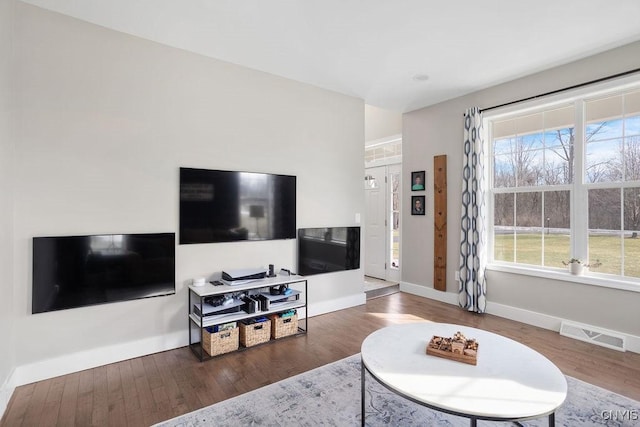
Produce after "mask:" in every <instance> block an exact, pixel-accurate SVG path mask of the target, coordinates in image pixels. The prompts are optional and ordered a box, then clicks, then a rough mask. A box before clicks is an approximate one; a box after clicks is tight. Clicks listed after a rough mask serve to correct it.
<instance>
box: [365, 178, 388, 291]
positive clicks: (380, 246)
mask: <svg viewBox="0 0 640 427" xmlns="http://www.w3.org/2000/svg"><path fill="white" fill-rule="evenodd" d="M385 178H386V167H385V166H381V167H377V168H369V169H365V190H364V192H365V204H366V215H365V218H366V219H365V228H364V229H365V235H364V245H365V251H364V274H365V275H367V276H371V277H376V278H379V279H383V280H386V268H385V261H386V257H387V233H386V229H387V227H386V217H387V209H386V207H387V203H386V193H387V191H386V187H387V186H386V182H385V181H386V180H385Z"/></svg>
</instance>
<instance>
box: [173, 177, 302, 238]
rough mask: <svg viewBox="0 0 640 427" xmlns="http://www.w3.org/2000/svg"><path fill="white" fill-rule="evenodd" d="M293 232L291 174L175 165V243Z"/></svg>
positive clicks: (293, 184) (284, 235)
mask: <svg viewBox="0 0 640 427" xmlns="http://www.w3.org/2000/svg"><path fill="white" fill-rule="evenodd" d="M295 238H296V177H295V176H292V175H276V174H268V173H256V172H239V171H227V170H209V169H193V168H180V230H179V240H180V244H181V245H182V244H191V243H219V242H233V241H239V240H278V239H295Z"/></svg>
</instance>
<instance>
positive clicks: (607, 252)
mask: <svg viewBox="0 0 640 427" xmlns="http://www.w3.org/2000/svg"><path fill="white" fill-rule="evenodd" d="M514 237H515V239H514ZM623 245H624V275H625V276H627V277H638V278H640V238H628V237H627V238H624V239H621V238H620V237H619V236H604V235H592V236H590V237H589V254H590V255H589V261H590V263H594V262H595V261H596V260H599V261H600V262H601V263H602V265H601V266H600V267H597V268H591V270H592V271H593V272H597V273H606V274H616V275H621V274H622V261H623V255H622V248H623ZM543 247H544V250H543ZM514 253H515V259H514ZM543 254H544V261H543ZM570 258H571V255H570V238H569V235H568V234H534V233H529V234H516V235H514V234H496V235H495V242H494V259H495V260H496V261H506V262H517V263H522V264H531V265H538V266H541V265H544V266H547V267H557V268H566V267H565V266H564V265H563V264H562V261H565V262H566V261H569V259H570Z"/></svg>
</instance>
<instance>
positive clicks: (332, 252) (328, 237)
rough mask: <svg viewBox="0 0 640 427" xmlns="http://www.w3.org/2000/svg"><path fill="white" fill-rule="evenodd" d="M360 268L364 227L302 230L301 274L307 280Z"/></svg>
mask: <svg viewBox="0 0 640 427" xmlns="http://www.w3.org/2000/svg"><path fill="white" fill-rule="evenodd" d="M358 268H360V227H330V228H301V229H299V230H298V273H299V274H301V275H303V276H310V275H313V274H322V273H331V272H334V271H344V270H356V269H358Z"/></svg>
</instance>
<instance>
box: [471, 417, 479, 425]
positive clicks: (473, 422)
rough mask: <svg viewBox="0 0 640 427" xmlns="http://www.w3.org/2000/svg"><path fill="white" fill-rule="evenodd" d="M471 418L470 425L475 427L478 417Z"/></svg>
mask: <svg viewBox="0 0 640 427" xmlns="http://www.w3.org/2000/svg"><path fill="white" fill-rule="evenodd" d="M470 420H471V427H476V426H477V425H478V419H477V418H473V417H471V418H470Z"/></svg>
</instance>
